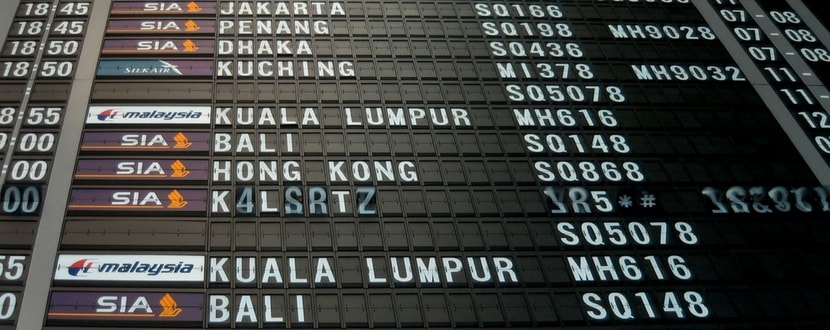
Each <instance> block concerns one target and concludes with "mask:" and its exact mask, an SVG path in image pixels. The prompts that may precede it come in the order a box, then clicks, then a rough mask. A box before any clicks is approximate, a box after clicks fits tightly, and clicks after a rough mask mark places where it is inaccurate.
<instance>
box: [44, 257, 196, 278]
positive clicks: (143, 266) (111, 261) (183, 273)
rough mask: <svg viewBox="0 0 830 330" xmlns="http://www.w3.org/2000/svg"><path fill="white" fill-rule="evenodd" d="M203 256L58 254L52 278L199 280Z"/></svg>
mask: <svg viewBox="0 0 830 330" xmlns="http://www.w3.org/2000/svg"><path fill="white" fill-rule="evenodd" d="M203 274H204V257H200V256H166V255H161V256H152V255H61V256H59V257H58V265H57V268H56V271H55V279H56V280H109V281H203V280H204V275H203Z"/></svg>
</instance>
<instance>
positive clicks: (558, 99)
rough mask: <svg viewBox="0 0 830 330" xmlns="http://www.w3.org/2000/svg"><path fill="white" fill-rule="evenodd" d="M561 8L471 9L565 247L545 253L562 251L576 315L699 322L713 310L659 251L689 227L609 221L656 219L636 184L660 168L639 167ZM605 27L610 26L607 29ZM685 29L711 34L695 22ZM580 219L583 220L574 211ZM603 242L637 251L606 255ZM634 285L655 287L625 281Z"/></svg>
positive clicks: (681, 266)
mask: <svg viewBox="0 0 830 330" xmlns="http://www.w3.org/2000/svg"><path fill="white" fill-rule="evenodd" d="M681 3H683V2H682V1H681ZM564 8H567V7H565V6H559V5H556V4H511V3H499V2H496V1H492V2H480V3H476V4H475V9H476V13H477V15H478V16H479V19H480V21H481V28H482V30H483V31H484V34H485V35H486V36H487V37H486V38H487V39H488V41H487V43H488V45H489V49H490V51H491V55H492V56H493V57H494V58H495V59H496V61H495V67H494V70H496V72H497V73H498V75H499V77H500V78H501V80H502V81H503V82H504V90H505V93H506V95H507V98H508V100H509V104H510V105H511V107H510V108H509V109H504V111H510V112H511V114H512V117H513V119H514V124H515V125H516V129H515V131H516V132H517V134H519V135H521V140H522V142H523V145H524V147H525V149H526V150H525V151H526V152H527V154H528V156H529V159H530V162H531V163H532V167H533V170H534V172H535V177H536V179H537V180H538V181H539V184H540V185H541V186H543V188H541V191H542V194H543V196H544V198H545V200H546V202H547V205H548V208H549V209H548V211H549V216H551V217H552V220H553V222H554V226H555V228H556V231H557V233H558V234H559V238H560V239H559V242H558V243H561V244H562V246H563V247H564V248H565V249H566V250H567V251H564V252H563V253H557V254H556V256H555V257H556V258H562V260H563V264H564V265H565V268H564V269H568V270H570V272H569V275H570V278H571V279H572V280H573V281H574V282H575V284H576V285H577V289H576V291H578V292H576V293H575V296H576V299H577V301H578V302H577V303H578V304H579V305H580V307H581V308H580V309H581V310H582V313H583V314H582V318H583V320H585V321H586V322H637V321H642V320H654V319H663V320H688V319H697V320H702V319H707V318H709V317H710V316H711V312H710V307H709V306H708V305H707V299H706V297H705V296H704V294H703V293H702V291H700V290H695V289H688V290H687V289H686V285H687V284H690V283H691V281H692V280H694V278H695V276H694V273H695V272H694V267H693V266H692V265H691V262H690V261H688V260H687V259H686V256H685V255H681V254H670V253H665V252H664V251H661V250H663V249H665V248H666V247H673V248H678V249H686V248H689V247H696V246H698V245H699V244H700V240H699V239H698V236H697V234H696V230H695V228H694V225H693V224H692V223H691V222H686V221H665V220H659V219H653V218H650V219H642V218H640V219H637V220H630V219H621V218H619V216H620V215H635V214H636V215H658V214H660V213H659V210H660V209H661V207H659V201H658V197H657V194H655V191H652V190H651V187H648V188H646V187H645V186H643V184H644V183H646V182H647V181H648V179H649V178H648V177H647V173H655V172H659V170H658V169H655V168H646V167H644V166H643V165H642V164H641V162H640V160H641V159H647V158H643V157H637V158H635V157H634V155H636V153H637V152H638V151H637V150H636V147H635V144H633V143H630V141H631V139H630V137H629V136H628V135H627V134H625V129H624V128H623V125H624V122H623V121H621V120H620V119H621V118H623V117H620V116H618V107H630V100H629V97H628V96H627V93H626V91H625V88H624V87H623V86H622V85H619V84H616V83H607V82H605V81H604V80H605V79H604V76H606V77H607V74H604V73H600V72H599V71H597V69H596V68H595V64H597V63H592V62H590V61H589V60H588V59H589V58H597V57H599V55H600V54H590V53H588V51H586V49H597V48H595V47H585V45H584V44H583V41H582V40H580V39H579V37H578V33H577V32H576V31H577V27H576V24H578V23H572V22H569V20H568V19H567V13H566V12H565V9H564ZM668 28H673V27H671V26H669V27H668ZM609 29H610V30H611V32H612V33H613V32H614V31H615V30H614V27H613V26H612V27H609ZM663 31H665V29H664V30H661V31H660V32H661V33H663ZM673 31H674V30H669V32H665V33H671V32H673ZM622 34H625V33H622ZM693 34H694V35H695V36H698V38H699V39H705V40H711V39H713V38H714V36H713V35H712V34H711V32H710V31H708V30H706V28H705V27H699V28H698V29H696V30H694V31H693ZM614 37H615V38H625V36H621V35H620V34H615V35H614ZM709 37H711V38H709ZM599 66H602V67H603V68H604V67H605V64H600V65H599ZM630 111H632V110H631V109H626V110H625V112H630ZM626 118H627V117H626ZM653 184H654V183H652V185H653ZM657 184H659V182H657ZM614 186H617V187H614ZM654 188H655V190H659V189H661V188H659V187H654ZM585 216H592V217H591V219H592V220H586V219H585V218H580V217H585ZM596 216H615V217H614V218H610V217H609V218H605V219H601V220H600V219H599V218H597V217H596ZM609 248H611V249H615V250H628V249H637V250H638V251H626V252H623V251H614V252H613V253H612V252H611V251H609V250H608V249H609ZM571 249H572V250H571ZM585 249H588V251H585ZM593 249H597V250H593ZM643 281H650V282H652V283H660V284H663V286H651V287H648V288H645V287H636V284H635V286H633V287H628V285H629V284H632V283H643ZM621 283H625V286H626V287H625V288H623V287H622V286H623V285H622V284H621ZM669 284H673V285H672V286H671V287H670V286H669ZM570 294H571V293H565V292H562V293H560V294H559V296H560V297H564V296H568V295H570ZM560 303H561V302H560ZM592 324H599V323H592Z"/></svg>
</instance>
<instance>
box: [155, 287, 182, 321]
mask: <svg viewBox="0 0 830 330" xmlns="http://www.w3.org/2000/svg"><path fill="white" fill-rule="evenodd" d="M159 304H160V305H161V308H162V311H161V313H159V317H176V316H178V315H179V314H181V312H182V309H181V308H179V306H178V304H177V303H176V300H175V299H173V296H171V295H170V294H169V293H167V294H165V295H164V297H161V300H159Z"/></svg>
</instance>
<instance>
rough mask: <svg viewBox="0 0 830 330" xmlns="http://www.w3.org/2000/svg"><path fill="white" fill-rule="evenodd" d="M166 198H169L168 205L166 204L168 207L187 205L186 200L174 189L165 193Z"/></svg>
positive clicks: (174, 207)
mask: <svg viewBox="0 0 830 330" xmlns="http://www.w3.org/2000/svg"><path fill="white" fill-rule="evenodd" d="M167 199H169V200H170V205H167V208H168V209H180V208H183V207H184V206H185V205H187V201H186V200H184V196H183V195H182V193H180V192H179V191H178V190H176V189H173V191H171V192H170V194H168V195H167Z"/></svg>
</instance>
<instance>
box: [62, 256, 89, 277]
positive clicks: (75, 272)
mask: <svg viewBox="0 0 830 330" xmlns="http://www.w3.org/2000/svg"><path fill="white" fill-rule="evenodd" d="M94 260H95V259H80V260H78V261H75V262H73V263H72V264H71V265H69V267H68V268H67V270H68V271H69V275H72V276H79V274H80V273H87V272H89V269H90V268H92V264H93V263H94ZM81 276H83V275H81Z"/></svg>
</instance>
